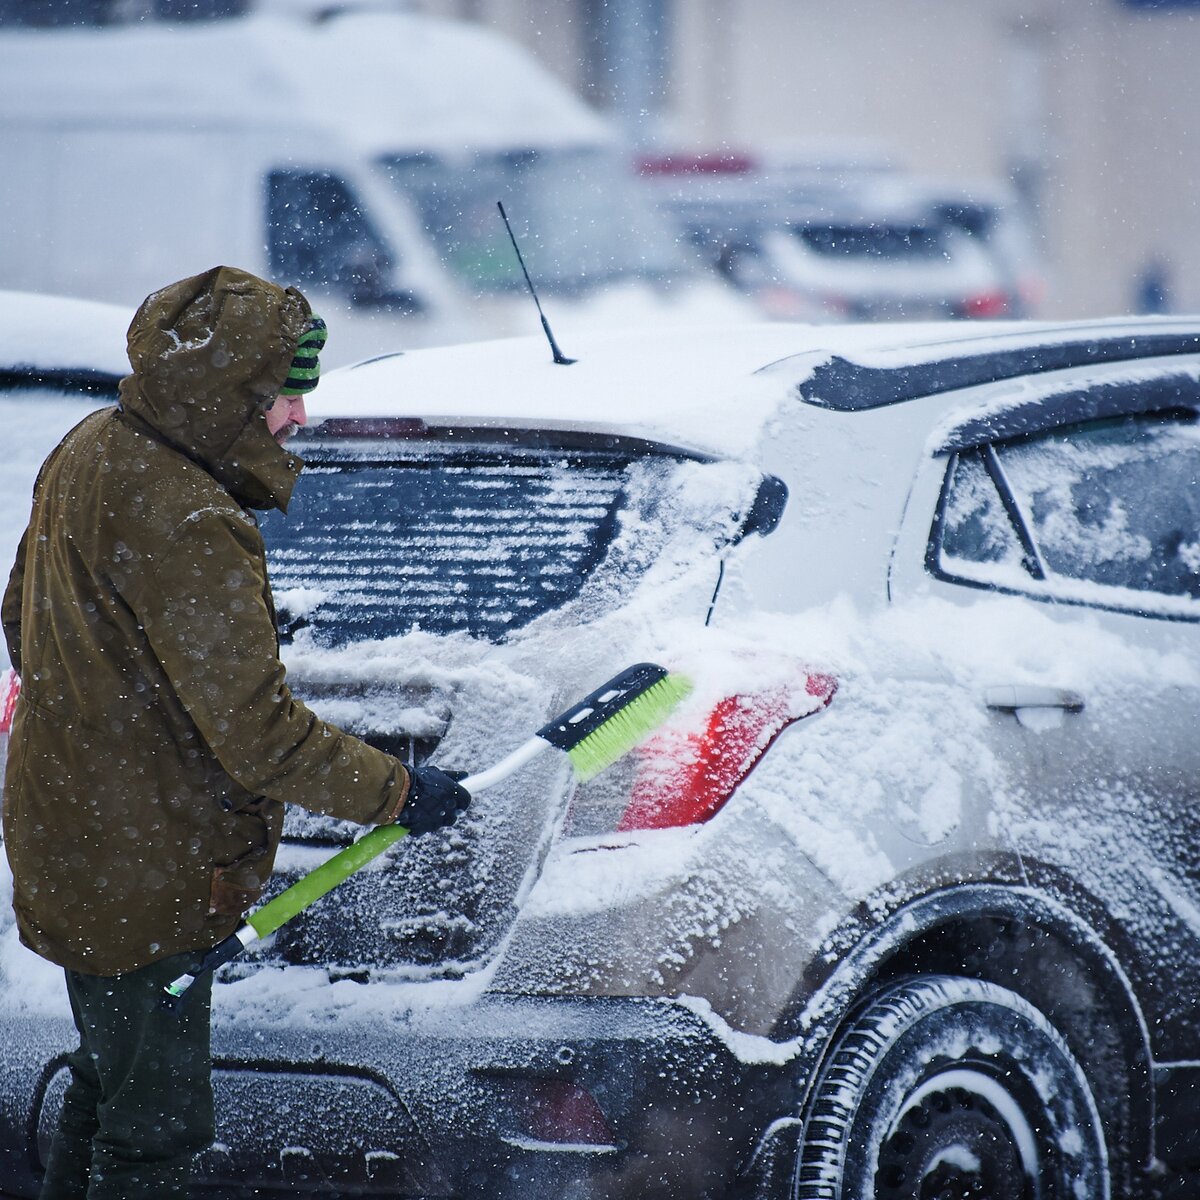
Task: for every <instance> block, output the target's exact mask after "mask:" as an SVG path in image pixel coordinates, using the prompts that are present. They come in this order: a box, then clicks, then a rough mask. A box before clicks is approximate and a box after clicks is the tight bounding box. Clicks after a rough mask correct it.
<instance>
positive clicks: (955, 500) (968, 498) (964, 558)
mask: <svg viewBox="0 0 1200 1200" xmlns="http://www.w3.org/2000/svg"><path fill="white" fill-rule="evenodd" d="M945 496H946V499H945V507H944V510H943V514H942V537H941V549H942V555H943V557H944V558H945V559H946V561H947V564H948V565H952V564H953V565H957V567H958V569H959V570H966V571H969V572H972V571H973V568H974V567H976V566H978V565H979V564H985V565H988V566H991V565H994V564H1005V565H1008V566H1013V567H1017V568H1020V566H1021V543H1020V539H1019V538H1018V537H1017V532H1016V530H1015V529H1014V527H1013V524H1012V521H1011V520H1010V519H1009V516H1008V514H1007V512H1005V509H1004V505H1003V503H1002V502H1001V499H1000V494H999V493H998V492H997V490H996V485H995V484H994V483H993V481H992V478H991V476H990V475H989V474H988V472H987V467H986V465H985V463H984V458H983V452H982V451H980V450H968V451H966V452H964V453H962V454H958V455H956V456H955V461H954V462H953V463H952V464H951V466H950V475H949V479H948V482H947V488H946V494H945Z"/></svg>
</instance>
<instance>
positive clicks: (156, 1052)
mask: <svg viewBox="0 0 1200 1200" xmlns="http://www.w3.org/2000/svg"><path fill="white" fill-rule="evenodd" d="M196 959H197V956H196V955H192V954H181V955H175V956H173V957H171V958H165V959H162V960H161V961H160V962H156V963H151V964H150V966H148V967H142V968H141V969H140V970H137V971H130V972H129V973H128V974H126V975H117V976H113V977H107V976H100V975H80V974H78V973H76V972H74V971H67V972H66V976H67V992H68V994H69V996H70V998H71V1011H72V1013H73V1014H74V1016H75V1026H76V1028H77V1029H78V1030H79V1049H78V1050H76V1051H75V1052H74V1053H73V1054H71V1055H70V1056H69V1057H68V1060H67V1063H68V1066H69V1068H70V1073H71V1078H70V1081H69V1083H68V1084H67V1091H66V1095H65V1096H64V1097H63V1107H62V1115H61V1117H60V1119H59V1125H58V1129H57V1131H56V1132H55V1134H54V1139H53V1141H52V1142H51V1144H50V1156H49V1161H48V1163H47V1165H46V1178H45V1181H44V1182H43V1184H42V1191H41V1200H151V1198H153V1200H186V1197H187V1195H188V1180H189V1179H190V1177H191V1169H192V1160H193V1157H194V1156H195V1155H196V1154H197V1153H199V1152H200V1151H201V1150H203V1149H204V1148H205V1147H207V1146H208V1145H209V1144H210V1143H211V1142H212V1140H213V1101H212V1078H211V1076H212V1052H211V1049H210V1040H209V1013H210V1006H211V1000H212V976H211V975H205V977H204V978H203V979H201V980H198V981H197V982H196V983H195V984H194V985H193V986H192V988H191V990H190V991H189V992H188V993H187V994H186V995H185V996H184V998H183V1002H182V1004H181V1005H180V1006H179V1010H178V1011H176V1012H173V1011H171V1010H170V1009H168V1008H167V1007H166V1006H164V1004H163V1002H162V1001H163V988H164V987H165V986H166V985H167V984H168V983H170V982H171V980H173V979H175V978H177V977H178V976H179V975H181V974H183V972H185V971H188V970H190V969H191V968H193V967H194V966H195V963H196Z"/></svg>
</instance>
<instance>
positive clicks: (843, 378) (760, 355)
mask: <svg viewBox="0 0 1200 1200" xmlns="http://www.w3.org/2000/svg"><path fill="white" fill-rule="evenodd" d="M335 336H336V335H335ZM1051 346H1052V347H1055V348H1056V350H1055V352H1054V353H1052V354H1047V353H1046V351H1045V349H1044V348H1045V347H1051ZM1039 348H1041V349H1039ZM1189 349H1190V350H1192V351H1196V350H1200V319H1196V318H1192V319H1164V320H1161V321H1140V322H1131V321H1128V320H1119V319H1117V320H1110V321H1091V322H1074V323H1060V324H1050V323H1033V322H1006V323H1001V324H993V323H989V324H988V325H987V326H980V325H977V324H971V323H969V322H938V323H930V324H922V325H900V324H884V325H872V326H857V327H855V326H835V325H830V326H824V325H821V326H814V325H784V324H777V323H772V324H758V325H745V326H740V327H725V326H723V327H720V328H707V329H678V330H672V331H668V332H655V331H638V330H630V331H623V332H597V333H594V334H589V335H586V336H580V337H577V338H574V339H573V340H572V343H571V344H570V345H568V346H564V347H563V350H564V352H565V353H566V354H568V355H571V356H573V357H575V358H576V360H577V361H576V362H574V363H573V364H571V365H569V366H561V365H557V364H555V363H554V362H552V360H551V356H550V352H549V349H548V347H547V344H546V342H545V340H544V339H541V338H538V337H527V338H514V339H508V340H504V341H494V342H476V343H471V344H468V345H462V346H452V347H438V348H436V349H428V350H417V351H414V352H410V353H402V354H401V353H397V354H391V355H384V356H381V357H379V358H374V359H368V360H365V361H363V362H361V363H356V364H354V365H352V366H348V367H342V368H339V369H337V370H335V371H331V372H329V373H328V374H327V375H326V376H324V377H323V378H322V381H321V386H320V388H319V389H318V390H317V391H316V392H315V393H313V395H312V397H311V398H310V401H309V404H308V410H309V418H310V423H312V424H316V423H318V422H319V421H321V420H323V419H327V418H365V419H388V418H391V419H403V418H413V419H422V420H425V421H429V422H431V423H436V424H442V425H445V424H452V425H453V424H458V425H473V426H480V427H488V426H501V425H505V424H520V425H525V426H530V427H534V428H539V427H540V428H553V429H562V430H588V431H595V432H604V433H611V434H614V435H620V436H626V437H644V438H648V439H652V440H658V441H665V442H668V443H670V444H676V445H680V446H685V447H687V448H690V449H695V450H699V451H704V452H708V453H714V454H738V453H744V452H746V451H748V450H749V449H750V448H751V447H753V446H754V445H755V444H756V443H757V442H758V441H759V439H760V438H761V436H762V434H763V432H764V430H765V429H766V427H767V424H768V422H770V421H771V419H772V418H773V417H774V416H775V415H776V413H777V412H778V411H779V408H780V406H781V405H782V404H783V403H784V402H785V401H786V400H787V399H788V398H789V397H795V396H796V395H797V389H799V394H800V395H801V396H803V398H804V399H805V400H808V401H810V402H811V403H813V404H816V405H819V406H823V407H828V408H838V409H854V410H860V409H870V408H875V407H882V406H885V405H890V404H893V403H896V402H899V401H902V400H905V399H908V398H911V397H915V396H918V395H927V394H933V393H938V392H945V391H949V390H951V389H953V388H961V387H969V386H972V385H974V384H979V383H985V382H988V381H989V380H990V379H994V378H1004V377H1005V376H1006V374H1009V375H1017V374H1021V373H1023V372H1026V371H1028V370H1030V369H1031V364H1032V361H1033V360H1032V357H1031V355H1032V352H1033V351H1035V350H1038V352H1039V354H1040V355H1042V356H1043V357H1044V358H1045V359H1046V366H1043V367H1042V369H1047V367H1059V366H1072V365H1085V364H1090V363H1092V362H1096V361H1104V359H1105V358H1106V357H1108V358H1127V357H1152V356H1154V355H1161V354H1177V353H1181V352H1183V351H1185V350H1189Z"/></svg>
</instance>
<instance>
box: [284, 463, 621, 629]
mask: <svg viewBox="0 0 1200 1200" xmlns="http://www.w3.org/2000/svg"><path fill="white" fill-rule="evenodd" d="M303 455H304V458H305V462H306V467H305V470H304V472H303V474H302V475H301V477H300V480H299V482H298V484H297V487H296V491H295V494H294V496H293V499H292V503H291V505H290V507H289V511H288V514H287V516H286V517H284V516H282V515H281V514H279V513H277V512H272V513H270V514H268V515H267V516H265V518H264V519H263V536H264V538H265V540H266V543H267V557H268V566H269V569H270V573H271V580H272V586H273V589H274V592H275V595H276V600H277V604H278V607H279V624H280V629H281V632H282V633H283V634H284V635H285V637H286V635H287V634H288V633H289V632H294V631H295V630H297V629H299V628H304V627H308V628H309V629H310V630H311V632H312V634H313V635H314V636H315V637H316V638H317V640H318V641H321V642H326V643H340V642H345V641H352V640H361V639H367V638H372V639H373V638H381V637H390V636H395V635H399V634H403V633H408V632H410V631H412V630H415V629H420V630H423V631H426V632H431V633H438V634H445V633H453V632H466V633H469V634H471V635H472V636H475V637H479V638H484V639H487V640H491V641H499V640H501V639H502V638H503V637H504V636H505V635H506V634H508V633H510V632H512V631H513V630H515V629H519V628H520V627H521V626H523V625H526V624H528V623H529V622H530V621H532V620H533V619H534V618H535V617H537V616H539V615H541V614H542V613H545V612H547V611H549V610H551V609H553V608H557V607H559V606H561V605H562V604H564V603H566V602H567V601H568V600H570V599H571V598H572V597H574V596H575V595H577V594H578V593H579V591H580V590H581V589H582V587H583V586H584V584H585V582H586V581H587V579H588V577H589V575H590V574H591V572H592V570H593V568H594V567H595V566H596V564H597V563H598V562H599V561H600V559H601V558H602V557H603V555H604V553H605V550H606V548H607V547H608V544H609V542H610V541H611V539H612V536H613V531H614V528H615V523H616V518H617V513H618V510H619V508H620V503H621V496H622V492H623V489H624V487H625V485H626V482H627V478H628V474H629V470H630V465H631V458H630V456H629V455H627V454H620V453H617V454H612V453H606V452H587V451H579V450H572V451H570V452H563V451H554V450H549V451H548V450H543V449H524V448H514V447H508V446H500V447H495V446H492V447H489V446H483V445H481V446H471V447H464V446H450V445H444V444H437V443H434V444H428V443H426V444H422V443H419V442H412V443H402V442H382V443H380V444H378V445H374V446H373V445H371V444H369V443H359V444H357V445H356V444H354V443H344V444H336V443H333V444H328V445H325V446H320V447H311V448H310V447H305V448H304V450H303Z"/></svg>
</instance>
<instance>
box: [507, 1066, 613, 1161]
mask: <svg viewBox="0 0 1200 1200" xmlns="http://www.w3.org/2000/svg"><path fill="white" fill-rule="evenodd" d="M504 1090H505V1091H506V1092H507V1094H508V1099H509V1103H510V1104H511V1105H512V1108H513V1115H514V1117H515V1118H516V1121H517V1124H518V1126H519V1130H520V1133H521V1134H523V1135H524V1136H526V1137H529V1138H532V1139H533V1140H534V1141H537V1142H551V1143H554V1144H557V1145H575V1146H611V1145H612V1144H613V1141H614V1138H613V1131H612V1130H611V1129H610V1128H609V1124H608V1122H607V1121H606V1120H605V1119H604V1114H603V1113H602V1112H601V1111H600V1105H599V1104H597V1103H596V1100H595V1098H594V1097H593V1096H592V1094H591V1092H588V1091H586V1090H585V1089H583V1088H581V1087H580V1086H579V1085H578V1084H576V1083H572V1082H571V1081H570V1080H569V1079H513V1080H509V1081H507V1083H506V1086H505V1089H504Z"/></svg>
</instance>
